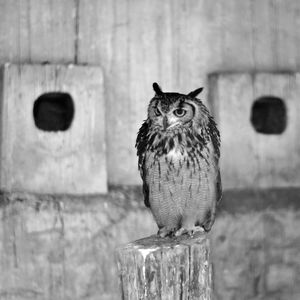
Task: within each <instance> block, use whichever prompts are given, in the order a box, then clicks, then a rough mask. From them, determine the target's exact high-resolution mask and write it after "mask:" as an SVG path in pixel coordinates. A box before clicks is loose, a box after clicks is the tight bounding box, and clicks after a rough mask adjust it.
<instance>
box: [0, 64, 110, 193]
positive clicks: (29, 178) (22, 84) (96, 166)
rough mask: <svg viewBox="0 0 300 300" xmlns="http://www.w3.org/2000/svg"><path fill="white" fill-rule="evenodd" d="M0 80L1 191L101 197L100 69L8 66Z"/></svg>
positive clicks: (104, 183)
mask: <svg viewBox="0 0 300 300" xmlns="http://www.w3.org/2000/svg"><path fill="white" fill-rule="evenodd" d="M0 74H1V75H0V92H1V93H0V95H1V96H0V100H1V137H0V145H1V151H0V153H1V154H0V155H1V168H0V188H1V189H2V190H5V191H25V192H34V193H41V194H47V193H51V194H95V193H105V192H106V191H107V175H106V155H105V120H104V119H105V103H104V97H103V76H102V71H101V69H100V68H99V67H87V66H74V65H68V66H66V65H29V64H25V65H14V64H6V65H4V66H3V67H2V68H1V72H0Z"/></svg>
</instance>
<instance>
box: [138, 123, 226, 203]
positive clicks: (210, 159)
mask: <svg viewBox="0 0 300 300" xmlns="http://www.w3.org/2000/svg"><path fill="white" fill-rule="evenodd" d="M219 147H220V135H219V131H218V129H217V127H216V124H215V122H214V120H213V119H212V118H211V117H209V122H208V124H207V126H203V127H199V128H198V129H197V130H195V129H193V128H192V127H188V128H185V127H179V128H174V129H173V130H171V131H161V130H160V129H159V128H151V122H150V121H149V120H146V121H145V122H144V123H143V125H142V126H141V128H140V130H139V132H138V136H137V140H136V148H137V155H138V157H139V160H138V167H139V171H140V174H141V177H142V180H143V193H144V202H145V205H146V206H147V207H150V201H149V178H148V177H149V176H147V174H148V171H149V170H148V169H149V165H151V164H155V163H156V162H157V161H158V160H160V161H161V159H162V158H165V161H166V162H167V163H170V162H171V163H172V161H174V160H177V161H179V164H180V165H181V163H184V164H185V168H186V169H191V170H192V169H194V170H195V166H196V167H197V170H202V169H203V168H204V169H206V171H207V170H208V169H214V170H215V171H216V173H217V179H216V189H217V199H216V201H219V200H220V199H221V190H222V187H221V178H220V174H219V167H218V160H219V156H220V150H219ZM149 160H152V161H150V162H149ZM158 165H159V164H158ZM204 166H205V167H204ZM204 172H205V170H204Z"/></svg>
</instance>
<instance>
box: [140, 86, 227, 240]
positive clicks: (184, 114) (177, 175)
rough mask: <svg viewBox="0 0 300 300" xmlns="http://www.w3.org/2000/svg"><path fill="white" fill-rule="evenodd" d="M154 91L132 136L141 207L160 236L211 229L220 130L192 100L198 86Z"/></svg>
mask: <svg viewBox="0 0 300 300" xmlns="http://www.w3.org/2000/svg"><path fill="white" fill-rule="evenodd" d="M153 89H154V91H155V96H154V97H153V98H152V99H151V100H150V104H149V107H148V117H147V119H146V120H145V121H144V123H143V124H142V126H141V128H140V130H139V132H138V135H137V139H136V148H137V155H138V168H139V171H140V174H141V177H142V180H143V193H144V202H145V205H146V206H147V207H149V208H150V209H151V211H152V214H153V216H154V219H155V221H156V223H157V225H158V228H159V231H158V235H159V236H161V237H165V236H174V235H175V236H179V235H182V234H185V233H187V234H189V235H192V234H193V233H194V232H196V231H210V229H211V227H212V225H213V223H214V220H215V214H216V205H217V203H218V202H219V201H220V199H221V195H222V187H221V177H220V170H219V157H220V150H219V148H220V134H219V131H218V129H217V126H216V123H215V121H214V120H213V118H212V116H211V115H210V113H209V111H208V110H207V108H206V107H205V106H204V104H203V103H202V102H201V101H200V100H199V99H198V98H196V97H197V95H198V94H200V93H201V91H202V89H203V88H199V89H196V90H195V91H192V92H190V93H189V94H187V95H184V94H179V93H164V92H163V91H162V89H161V88H160V86H159V85H158V84H157V83H153Z"/></svg>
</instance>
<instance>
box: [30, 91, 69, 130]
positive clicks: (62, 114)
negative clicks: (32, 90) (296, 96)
mask: <svg viewBox="0 0 300 300" xmlns="http://www.w3.org/2000/svg"><path fill="white" fill-rule="evenodd" d="M73 117H74V102H73V99H72V97H71V95H70V94H68V93H62V92H50V93H44V94H42V95H41V96H39V97H38V98H37V99H36V100H35V102H34V105H33V118H34V123H35V125H36V127H37V128H39V129H41V130H44V131H65V130H68V129H69V128H70V126H71V123H72V120H73Z"/></svg>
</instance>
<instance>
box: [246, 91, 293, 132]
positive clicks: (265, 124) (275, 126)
mask: <svg viewBox="0 0 300 300" xmlns="http://www.w3.org/2000/svg"><path fill="white" fill-rule="evenodd" d="M250 120H251V123H252V126H253V127H254V129H255V131H256V132H259V133H263V134H282V133H283V132H284V130H285V129H286V125H287V112H286V106H285V103H284V101H283V99H281V98H278V97H274V96H263V97H260V98H258V99H256V100H255V101H254V102H253V105H252V109H251V117H250Z"/></svg>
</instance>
